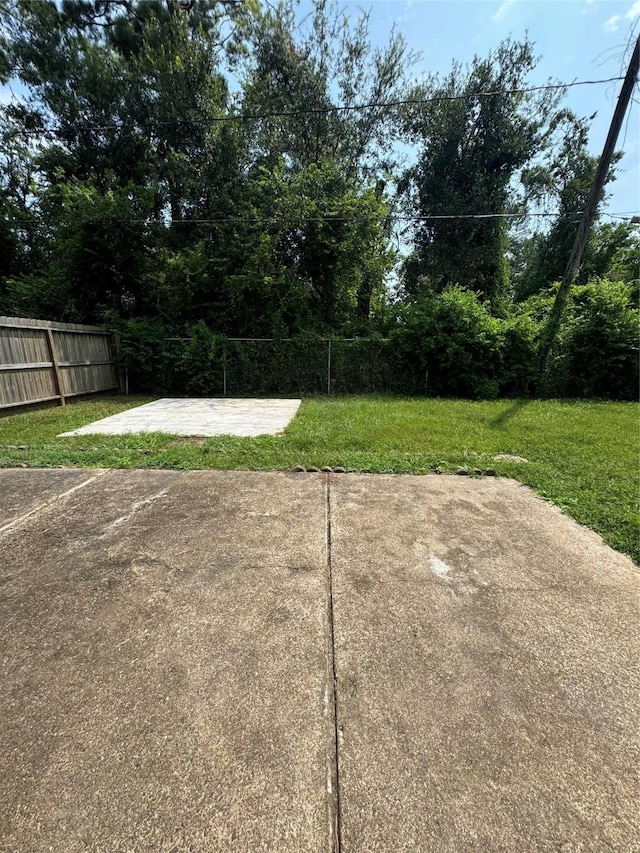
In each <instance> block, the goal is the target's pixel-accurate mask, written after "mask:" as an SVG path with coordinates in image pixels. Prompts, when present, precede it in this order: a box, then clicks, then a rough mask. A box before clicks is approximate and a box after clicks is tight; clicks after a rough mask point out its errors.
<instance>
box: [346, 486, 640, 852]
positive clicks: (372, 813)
mask: <svg viewBox="0 0 640 853" xmlns="http://www.w3.org/2000/svg"><path fill="white" fill-rule="evenodd" d="M331 531H332V533H331V542H332V577H333V624H334V632H335V661H336V670H337V696H338V717H337V719H338V725H339V730H340V740H339V750H338V752H339V771H340V803H341V816H342V821H341V839H342V850H344V851H360V850H367V851H416V850H425V851H426V850H428V851H431V853H467V851H468V853H471V851H473V853H480V851H486V853H490V851H491V853H495V851H513V853H516V851H518V853H522V851H531V853H533V851H535V853H552V851H553V853H556V851H576V853H577V851H580V853H587V851H589V853H601V851H612V853H613V851H615V853H623V851H624V853H631V851H635V850H637V844H638V838H640V820H639V818H638V810H637V804H638V800H639V794H640V787H639V785H638V779H637V768H638V766H640V738H639V731H640V729H639V726H638V699H639V698H640V672H639V665H640V659H639V656H638V649H639V648H640V632H639V629H638V603H639V599H638V591H639V588H640V587H639V584H638V573H637V571H636V570H635V567H634V565H633V564H632V563H631V561H630V560H627V559H626V558H625V557H623V556H621V555H619V554H616V553H615V552H613V551H612V550H611V549H609V548H606V546H604V545H603V544H602V542H601V541H600V540H599V539H598V538H597V537H595V536H594V535H593V534H592V533H591V532H589V531H587V530H585V529H584V528H581V527H580V526H579V525H577V524H575V523H574V522H572V521H571V520H570V519H568V518H566V517H564V516H561V515H560V514H559V513H558V512H557V510H555V509H554V508H553V507H550V506H549V505H547V504H545V503H544V502H543V501H541V500H539V499H537V498H535V497H534V496H533V495H532V494H531V493H530V492H529V491H528V490H526V489H524V488H523V487H519V486H518V485H517V484H515V483H511V482H505V481H497V482H496V481H493V480H492V481H464V482H462V481H460V480H458V479H456V478H451V477H440V478H437V477H424V478H412V477H407V478H404V477H403V478H395V477H366V478H363V477H355V478H333V479H332V482H331Z"/></svg>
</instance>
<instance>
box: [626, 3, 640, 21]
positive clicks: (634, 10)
mask: <svg viewBox="0 0 640 853" xmlns="http://www.w3.org/2000/svg"><path fill="white" fill-rule="evenodd" d="M638 16H640V0H636V2H635V3H634V4H633V6H632V7H631V8H630V9H629V11H628V12H627V13H626V14H625V18H637V17H638Z"/></svg>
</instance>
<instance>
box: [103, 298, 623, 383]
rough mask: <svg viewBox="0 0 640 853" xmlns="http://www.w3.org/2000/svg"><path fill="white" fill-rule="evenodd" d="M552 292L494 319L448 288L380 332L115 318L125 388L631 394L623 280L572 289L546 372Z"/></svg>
mask: <svg viewBox="0 0 640 853" xmlns="http://www.w3.org/2000/svg"><path fill="white" fill-rule="evenodd" d="M553 298H554V291H553V290H552V291H550V292H549V293H548V294H546V295H542V296H541V295H537V296H535V297H533V298H532V299H531V300H529V301H528V302H525V303H522V304H521V305H520V306H518V310H517V313H514V314H511V315H509V316H507V317H494V316H492V315H491V314H490V313H489V311H488V310H487V308H486V307H485V306H484V304H482V303H481V302H480V301H479V300H478V298H477V297H476V295H475V294H474V293H472V292H469V291H466V290H463V289H461V288H459V287H449V288H447V289H445V290H444V291H443V292H442V293H440V294H428V295H426V296H423V297H421V298H420V299H419V300H416V301H413V302H411V303H409V304H405V305H403V306H401V307H400V308H399V309H398V310H397V312H396V314H395V315H394V316H393V318H392V319H391V321H390V322H389V327H388V330H387V335H386V337H382V336H380V335H372V336H370V337H367V338H357V339H354V340H344V339H341V338H338V337H335V338H331V339H330V342H329V340H328V339H327V338H326V337H324V336H321V335H318V334H313V333H305V334H300V335H296V336H294V337H291V338H290V339H285V338H283V339H277V340H260V341H239V340H233V339H231V340H228V339H226V338H225V337H223V336H222V335H219V334H216V333H214V332H212V331H211V330H210V329H209V328H208V327H207V326H206V325H205V324H204V323H203V322H200V323H198V324H196V325H195V326H191V327H187V328H186V329H184V330H182V332H181V334H180V335H179V336H176V337H171V336H170V335H169V333H168V331H167V329H166V328H165V326H164V325H163V324H162V323H161V322H160V321H159V320H157V319H151V320H144V319H137V320H130V321H128V322H124V323H118V322H114V326H115V327H116V328H117V331H118V332H119V333H120V335H121V338H122V342H123V343H122V358H123V360H124V362H125V365H126V367H127V372H128V376H129V387H130V390H131V391H136V392H150V393H154V394H172V395H176V396H179V395H185V394H186V395H191V396H215V397H217V396H221V395H222V394H223V393H225V391H226V394H227V395H228V396H232V397H234V396H235V397H238V396H250V395H255V396H267V395H269V396H274V395H276V396H277V395H284V396H286V395H301V394H317V393H326V392H327V391H328V382H327V380H328V361H329V348H330V350H331V375H330V391H331V393H335V394H351V393H354V394H357V393H368V392H393V393H402V394H432V395H448V396H458V397H470V398H483V399H488V398H494V397H498V396H527V395H530V394H532V393H537V394H539V395H540V394H542V395H546V396H572V397H577V396H588V397H604V398H610V399H625V400H626V399H637V394H638V364H639V351H638V331H639V329H638V324H639V312H638V309H637V308H636V307H635V306H634V305H633V294H632V291H631V288H630V287H629V286H628V285H625V284H622V283H620V282H609V281H595V282H592V283H590V284H588V285H585V286H582V287H579V288H575V290H574V293H573V296H572V301H571V304H570V305H569V307H568V310H567V313H566V316H565V319H564V322H563V326H562V329H561V333H560V335H559V338H558V342H557V345H556V348H555V350H554V353H553V354H552V358H551V359H550V361H549V364H548V370H547V372H546V375H545V376H544V377H538V376H537V375H536V365H537V345H538V342H539V339H540V331H541V329H542V328H543V325H544V323H545V322H546V319H547V317H548V314H549V311H550V308H551V305H552V303H553Z"/></svg>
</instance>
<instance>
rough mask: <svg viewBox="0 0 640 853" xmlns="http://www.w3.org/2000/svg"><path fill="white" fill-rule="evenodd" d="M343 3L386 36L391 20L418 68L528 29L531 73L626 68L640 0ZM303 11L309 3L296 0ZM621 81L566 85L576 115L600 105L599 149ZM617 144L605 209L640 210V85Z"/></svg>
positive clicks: (432, 68)
mask: <svg viewBox="0 0 640 853" xmlns="http://www.w3.org/2000/svg"><path fill="white" fill-rule="evenodd" d="M341 5H344V6H345V7H346V11H348V12H349V13H350V14H352V15H354V16H355V15H357V13H358V10H359V9H368V10H370V24H371V27H370V31H371V35H372V38H373V40H374V41H375V42H378V43H380V44H384V43H385V42H386V41H387V40H388V37H389V33H390V31H391V28H392V27H393V26H394V24H395V26H396V28H397V30H399V31H400V32H402V33H403V34H404V36H405V37H406V39H407V42H408V44H409V47H410V48H411V49H412V50H414V51H419V52H420V53H421V54H422V59H421V62H420V63H419V65H417V66H416V68H415V72H416V73H417V74H419V73H420V72H438V73H446V72H448V71H449V70H450V69H451V63H452V61H453V60H454V59H455V60H458V61H459V62H463V63H464V62H468V61H469V60H471V59H472V58H473V56H474V55H475V54H478V55H479V56H485V55H486V54H487V53H488V52H489V51H490V50H491V49H492V48H494V47H496V46H497V45H498V44H499V42H500V41H501V40H502V39H504V38H506V37H507V36H512V37H513V38H515V39H520V38H523V37H524V35H525V34H526V33H527V32H528V34H529V37H530V39H531V40H532V41H533V42H534V43H535V45H536V53H537V55H538V56H540V57H541V59H540V62H539V64H538V67H537V68H536V69H535V71H534V72H533V73H532V75H531V77H530V80H531V83H532V84H533V85H536V84H541V83H546V82H547V80H548V79H549V78H555V80H559V81H561V82H572V81H574V80H599V79H603V78H608V77H615V76H618V75H620V74H624V73H625V72H626V69H627V64H628V61H629V56H630V49H628V45H629V42H630V40H631V38H632V35H633V33H635V35H637V34H638V31H639V30H640V23H639V19H640V0H373V2H371V0H370V2H368V3H367V2H351V0H343V2H341ZM300 7H301V11H304V10H305V8H306V9H310V8H311V3H310V2H309V0H301V3H300ZM621 85H622V84H621V82H616V83H610V84H605V85H598V86H585V87H575V88H573V89H570V90H569V92H568V95H567V99H566V101H565V103H566V105H567V106H568V107H570V108H571V109H573V110H574V111H575V112H576V113H577V114H578V115H581V116H582V115H584V116H586V115H591V114H592V113H594V112H597V116H596V118H595V119H594V121H593V125H592V130H591V135H590V147H591V151H592V153H593V154H596V155H600V153H601V151H602V147H603V145H604V141H605V138H606V135H607V131H608V129H609V123H610V121H611V117H612V115H613V111H614V109H615V104H616V101H617V98H618V95H619V93H620V87H621ZM634 97H635V99H636V103H634V104H632V106H631V109H630V111H629V113H628V117H627V119H626V121H625V124H624V125H623V128H622V131H621V134H620V137H619V140H618V149H622V150H624V151H625V156H624V158H623V160H622V161H621V163H620V164H619V170H618V177H617V180H616V181H615V183H613V184H610V185H609V189H610V192H611V198H610V199H609V201H608V202H607V204H606V206H605V207H604V208H603V210H606V211H608V212H610V213H614V212H615V213H628V214H630V213H632V212H633V213H635V214H638V213H640V106H639V103H640V92H639V91H638V87H636V92H635V94H634Z"/></svg>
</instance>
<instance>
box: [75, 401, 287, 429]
mask: <svg viewBox="0 0 640 853" xmlns="http://www.w3.org/2000/svg"><path fill="white" fill-rule="evenodd" d="M300 402H301V401H300V400H260V399H246V398H243V399H237V400H235V399H230V398H227V397H225V398H211V399H200V398H189V399H183V398H173V399H172V398H166V399H162V400H154V402H153V403H146V404H145V405H144V406H136V407H134V408H133V409H127V411H126V412H120V414H118V415H111V416H110V417H108V418H103V419H102V420H99V421H94V422H93V423H92V424H88V425H87V426H83V427H80V428H79V429H74V430H72V431H71V432H63V433H62V436H70V435H127V434H130V433H140V432H164V433H169V434H171V435H193V436H214V435H239V436H249V437H255V436H258V435H275V434H277V433H279V432H282V430H284V429H285V428H286V427H287V426H288V425H289V423H290V422H291V420H292V419H293V418H294V417H295V414H296V412H297V411H298V408H299V406H300Z"/></svg>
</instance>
